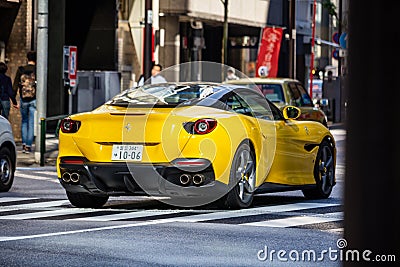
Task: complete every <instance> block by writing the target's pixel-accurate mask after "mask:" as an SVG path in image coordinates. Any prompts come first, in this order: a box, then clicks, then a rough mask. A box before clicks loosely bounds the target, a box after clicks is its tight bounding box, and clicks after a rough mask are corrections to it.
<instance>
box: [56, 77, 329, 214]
mask: <svg viewBox="0 0 400 267" xmlns="http://www.w3.org/2000/svg"><path fill="white" fill-rule="evenodd" d="M300 113H301V111H300V109H298V108H297V107H294V106H286V107H285V108H283V110H282V111H281V110H279V109H278V108H277V107H276V106H275V105H274V104H272V102H270V101H269V100H268V99H266V98H265V97H264V96H263V95H262V94H261V93H260V92H258V91H256V90H252V89H249V88H247V87H244V86H241V85H230V84H219V83H209V82H190V83H164V84H153V85H144V86H141V87H135V88H131V89H127V90H125V91H123V92H121V93H120V94H118V95H116V96H115V97H113V98H112V99H111V100H109V101H108V102H106V103H105V104H104V105H102V106H100V107H98V108H96V109H95V110H93V111H91V112H85V113H80V114H73V115H70V116H69V117H67V118H65V119H63V120H62V121H61V122H60V130H59V154H58V159H57V172H58V178H59V181H60V183H61V184H62V186H63V188H65V190H66V193H67V196H68V199H69V201H70V202H71V204H72V205H74V206H76V207H101V206H103V205H105V204H106V202H107V201H108V199H109V197H110V196H123V195H148V196H158V197H160V199H162V201H165V202H167V203H168V204H171V205H175V206H181V207H193V206H201V205H205V204H209V203H216V204H218V205H222V206H223V207H225V208H247V207H249V206H251V204H252V201H253V196H254V195H255V194H257V193H266V192H277V191H287V190H302V192H303V194H304V196H305V197H306V198H327V197H329V196H330V194H331V191H332V189H333V187H334V185H335V182H336V181H335V164H336V147H335V140H334V138H333V136H332V134H331V133H330V131H329V129H327V128H326V127H324V126H323V125H322V124H321V123H318V122H315V121H299V120H296V118H298V117H299V116H300V115H301V114H300Z"/></svg>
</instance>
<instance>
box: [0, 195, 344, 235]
mask: <svg viewBox="0 0 400 267" xmlns="http://www.w3.org/2000/svg"><path fill="white" fill-rule="evenodd" d="M30 200H35V201H38V199H37V198H24V197H0V203H10V204H11V205H8V206H0V220H30V219H39V218H41V219H49V220H51V219H53V220H67V221H97V222H107V221H118V220H128V221H129V220H132V221H134V220H135V219H139V218H142V219H143V218H144V220H146V221H148V222H153V223H157V222H160V223H163V222H164V221H165V220H167V221H168V222H178V223H200V222H209V221H215V220H225V221H228V223H229V220H231V219H239V220H242V218H241V217H251V216H255V217H256V216H261V217H256V218H257V219H258V218H263V219H264V220H261V221H251V222H246V223H237V225H241V226H258V227H280V228H283V227H297V226H303V225H310V224H323V223H332V222H339V221H342V220H343V212H329V213H320V212H319V213H317V214H315V213H311V212H310V211H308V212H306V213H304V212H303V213H300V214H301V215H298V214H299V212H301V211H303V210H310V209H317V210H318V211H321V209H323V208H334V207H338V206H341V204H337V203H319V202H312V201H308V202H300V203H291V204H282V205H272V206H263V207H255V208H248V209H241V210H223V211H221V210H187V209H175V210H174V209H171V210H158V209H150V210H137V209H136V210H132V211H129V210H126V209H121V208H119V209H110V208H103V209H90V208H74V207H72V206H71V207H70V208H65V207H62V206H65V205H70V203H69V201H68V200H52V201H41V202H35V203H26V202H28V201H30ZM17 201H21V202H24V203H22V204H14V203H15V202H17ZM43 209H44V210H43ZM46 209H48V210H46ZM29 210H32V211H31V212H29ZM6 212H8V214H5V213H6ZM10 213H11V214H10ZM12 213H16V214H12ZM96 213H101V215H98V214H96ZM187 213H189V215H187ZM190 213H192V214H190ZM193 213H196V214H193ZM163 215H166V216H168V217H169V218H166V219H160V218H158V219H157V218H155V217H157V216H163ZM268 215H270V216H271V215H272V216H271V217H273V218H274V219H269V220H265V218H266V216H267V217H268ZM277 215H279V216H284V218H279V219H276V216H277ZM59 216H61V217H59ZM62 216H73V217H72V218H71V217H67V218H62ZM57 217H58V218H57ZM147 217H148V218H147ZM146 218H147V219H146ZM154 218H155V219H154ZM334 226H335V225H334ZM336 227H337V226H336ZM324 231H327V232H330V233H341V232H342V231H343V228H340V226H339V228H334V229H328V230H324Z"/></svg>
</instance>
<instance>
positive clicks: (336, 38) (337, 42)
mask: <svg viewBox="0 0 400 267" xmlns="http://www.w3.org/2000/svg"><path fill="white" fill-rule="evenodd" d="M332 40H333V42H334V43H335V44H339V33H338V32H335V33H334V34H333V35H332Z"/></svg>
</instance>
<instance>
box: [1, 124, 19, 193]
mask: <svg viewBox="0 0 400 267" xmlns="http://www.w3.org/2000/svg"><path fill="white" fill-rule="evenodd" d="M16 161H17V149H16V146H15V141H14V137H13V133H12V129H11V125H10V122H9V121H8V120H7V119H6V118H4V117H3V116H0V192H7V191H9V190H10V188H11V186H12V184H13V181H14V172H15V166H16Z"/></svg>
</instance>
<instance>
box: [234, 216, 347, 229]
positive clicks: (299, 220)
mask: <svg viewBox="0 0 400 267" xmlns="http://www.w3.org/2000/svg"><path fill="white" fill-rule="evenodd" d="M341 220H343V213H342V212H333V213H324V214H316V215H309V216H308V215H307V216H295V217H289V218H284V219H276V220H267V221H260V222H251V223H242V224H239V225H247V226H263V227H282V228H286V227H293V226H299V225H306V224H316V223H326V222H335V221H341Z"/></svg>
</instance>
